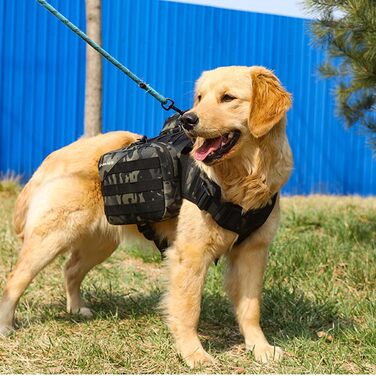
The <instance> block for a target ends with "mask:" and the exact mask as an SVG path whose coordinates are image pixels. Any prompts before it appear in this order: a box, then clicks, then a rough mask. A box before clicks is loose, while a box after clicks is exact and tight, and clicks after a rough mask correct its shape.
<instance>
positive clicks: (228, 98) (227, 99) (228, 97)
mask: <svg viewBox="0 0 376 376" xmlns="http://www.w3.org/2000/svg"><path fill="white" fill-rule="evenodd" d="M234 99H236V98H235V97H233V96H232V95H230V94H225V95H224V96H223V97H222V98H221V102H231V101H233V100H234Z"/></svg>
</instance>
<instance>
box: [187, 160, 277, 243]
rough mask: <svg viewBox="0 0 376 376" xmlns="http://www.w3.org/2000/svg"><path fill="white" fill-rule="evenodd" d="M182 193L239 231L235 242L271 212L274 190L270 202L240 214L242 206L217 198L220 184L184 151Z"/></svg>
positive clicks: (219, 196) (256, 226) (215, 217)
mask: <svg viewBox="0 0 376 376" xmlns="http://www.w3.org/2000/svg"><path fill="white" fill-rule="evenodd" d="M180 160H181V168H182V196H183V197H184V198H186V199H187V200H189V201H191V202H193V203H194V204H196V205H197V206H198V207H199V208H200V209H201V210H205V211H206V212H208V213H209V214H210V215H211V216H212V217H213V219H214V220H215V221H216V222H217V224H218V225H219V226H221V227H223V228H225V229H226V230H230V231H232V232H235V233H237V234H238V235H239V237H238V240H237V241H236V243H235V244H236V245H238V244H240V243H241V242H242V241H243V240H244V239H246V238H247V237H248V236H249V235H250V234H251V233H252V232H254V231H256V230H257V229H258V228H260V227H261V226H262V225H263V224H264V223H265V222H266V220H267V219H268V217H269V215H270V213H271V212H272V210H273V208H274V205H275V202H276V199H277V195H278V193H276V194H275V195H274V196H273V197H272V199H271V203H270V204H267V205H266V206H265V207H263V208H260V209H250V210H248V211H247V212H246V213H244V214H242V212H243V208H242V207H241V206H239V205H236V204H233V203H231V202H223V201H222V200H221V188H220V187H219V186H218V184H216V183H215V182H214V181H212V180H210V179H209V178H208V177H207V175H206V174H205V173H204V172H203V171H202V170H201V169H200V168H199V167H198V166H197V165H196V164H195V162H194V161H193V160H192V158H190V157H189V156H188V155H182V156H181V158H180Z"/></svg>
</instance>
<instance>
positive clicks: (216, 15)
mask: <svg viewBox="0 0 376 376" xmlns="http://www.w3.org/2000/svg"><path fill="white" fill-rule="evenodd" d="M51 4H52V5H54V6H55V7H56V8H58V9H59V10H60V11H61V12H62V13H63V14H64V15H66V16H67V17H68V18H70V19H71V20H72V21H73V22H74V23H76V24H77V25H78V26H79V27H81V28H82V29H85V4H84V1H83V0H79V1H78V0H77V1H76V0H64V1H63V0H51ZM102 8H103V9H102V12H103V13H102V27H103V46H104V47H105V48H106V49H107V50H108V51H109V52H110V53H112V54H113V55H114V56H115V57H117V58H118V59H119V60H120V61H121V62H123V63H124V64H125V65H126V66H127V67H129V68H130V69H132V70H133V71H134V72H135V73H136V74H138V75H139V76H140V77H142V78H143V79H144V80H145V81H146V82H149V83H150V84H151V85H152V86H153V87H154V88H156V89H157V90H158V91H160V92H161V93H162V94H164V95H165V96H170V97H173V98H175V99H176V103H177V104H178V106H180V107H182V108H189V107H190V105H191V102H192V100H191V98H192V92H193V87H194V82H195V80H196V79H197V77H198V76H199V75H200V73H201V72H202V71H203V70H208V69H211V68H214V67H217V66H221V65H264V66H266V67H269V68H272V69H273V70H275V72H276V74H277V75H278V77H279V78H280V79H281V81H282V82H283V84H284V85H285V87H286V88H287V89H288V90H289V91H290V92H291V93H293V96H294V106H293V109H292V110H291V111H290V112H289V115H288V118H289V123H288V135H289V139H290V142H291V145H292V148H293V152H294V157H295V170H294V173H293V176H292V178H291V179H290V181H289V183H288V184H287V185H286V187H285V188H284V192H285V193H291V194H308V193H336V194H353V193H357V194H362V195H369V194H375V193H376V166H375V161H374V160H373V158H372V153H371V151H370V149H369V148H368V147H367V146H366V139H365V137H364V136H362V135H359V134H358V133H359V131H358V130H357V129H351V130H349V131H347V130H345V129H344V128H343V126H342V124H341V122H340V121H339V120H338V119H336V118H335V117H334V100H333V99H332V96H331V94H330V90H331V87H330V83H329V82H327V81H324V80H321V79H319V78H318V77H317V75H316V73H315V69H316V67H317V65H318V63H319V62H320V61H321V60H322V58H323V55H322V53H321V52H320V51H317V50H315V49H313V48H312V47H311V46H310V39H309V33H308V21H305V20H303V19H297V18H291V17H284V16H274V15H264V14H256V13H249V12H241V11H232V10H227V9H219V8H212V7H204V6H197V5H188V4H182V3H173V2H166V1H160V0H102ZM0 64H1V65H0V171H1V172H2V173H6V172H8V171H13V172H15V173H17V174H22V176H23V177H24V179H27V178H29V177H30V175H31V174H32V173H33V171H35V169H36V168H37V166H38V165H39V164H40V162H41V161H42V160H43V158H44V157H46V155H47V154H48V153H50V152H51V151H53V150H55V149H56V148H59V147H61V146H63V145H66V144H68V143H70V142H72V141H73V140H75V139H76V138H78V137H79V136H80V135H81V134H82V129H83V105H84V81H85V44H84V42H83V41H81V40H80V39H79V38H78V37H77V36H76V35H74V34H73V33H72V32H71V31H69V30H68V29H67V28H66V27H65V26H64V25H62V24H61V23H59V21H58V20H56V19H55V18H53V17H52V15H50V14H49V13H48V12H47V11H46V10H45V9H44V8H42V7H41V6H39V5H38V3H37V2H36V1H32V0H18V1H7V0H0ZM103 82H104V91H103V127H104V131H110V130H115V129H116V130H117V129H127V130H131V131H134V132H137V133H140V134H147V135H154V134H156V133H157V132H158V130H159V129H160V126H161V124H162V122H163V120H164V118H165V117H166V116H167V114H166V113H165V112H164V111H162V109H161V108H160V104H159V103H158V102H157V101H155V100H154V99H153V98H151V97H149V96H147V95H145V93H143V92H142V91H141V90H139V89H138V88H137V87H136V85H134V83H133V82H131V81H130V80H129V79H128V78H127V77H125V76H124V75H123V74H121V72H119V71H118V70H116V69H115V68H114V67H113V66H111V65H110V64H109V63H108V62H106V61H105V62H104V77H103Z"/></svg>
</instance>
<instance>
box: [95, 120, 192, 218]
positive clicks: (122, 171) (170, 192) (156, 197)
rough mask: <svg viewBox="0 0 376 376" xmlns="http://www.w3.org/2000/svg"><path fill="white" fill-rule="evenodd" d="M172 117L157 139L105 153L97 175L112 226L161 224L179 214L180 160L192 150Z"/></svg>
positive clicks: (188, 140) (142, 141) (180, 197)
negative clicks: (146, 223) (147, 223)
mask: <svg viewBox="0 0 376 376" xmlns="http://www.w3.org/2000/svg"><path fill="white" fill-rule="evenodd" d="M178 118H179V116H178V115H174V116H172V117H170V118H169V119H167V121H166V122H165V125H164V127H163V129H162V132H161V134H160V135H159V136H158V137H155V138H151V139H147V138H146V137H143V138H142V139H141V140H139V141H137V142H135V143H133V144H131V145H129V146H127V147H126V148H123V149H120V150H115V151H111V152H109V153H106V154H104V155H103V156H102V157H101V158H100V160H99V174H100V177H101V181H102V194H103V198H104V209H105V214H106V217H107V220H108V222H109V223H111V224H113V225H123V224H134V223H143V222H158V221H163V220H166V219H169V218H172V217H175V216H177V215H178V214H179V210H180V206H181V202H182V195H181V183H180V166H179V158H180V155H181V153H182V152H183V151H184V152H185V153H188V152H189V151H190V150H191V149H192V141H191V140H190V139H189V138H188V137H187V136H186V134H185V133H184V131H183V129H182V127H181V126H180V124H179V121H178Z"/></svg>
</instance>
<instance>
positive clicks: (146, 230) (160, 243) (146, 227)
mask: <svg viewBox="0 0 376 376" xmlns="http://www.w3.org/2000/svg"><path fill="white" fill-rule="evenodd" d="M137 228H138V231H140V232H141V234H142V235H144V236H145V238H146V239H148V240H151V241H153V242H154V244H155V245H156V246H157V248H158V249H159V252H160V253H161V257H162V258H164V257H165V255H164V253H165V251H166V249H167V248H168V246H169V244H168V241H167V239H162V240H161V239H160V238H159V237H158V236H157V235H156V234H155V231H154V230H153V228H152V227H151V225H150V223H147V222H143V223H138V224H137Z"/></svg>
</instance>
